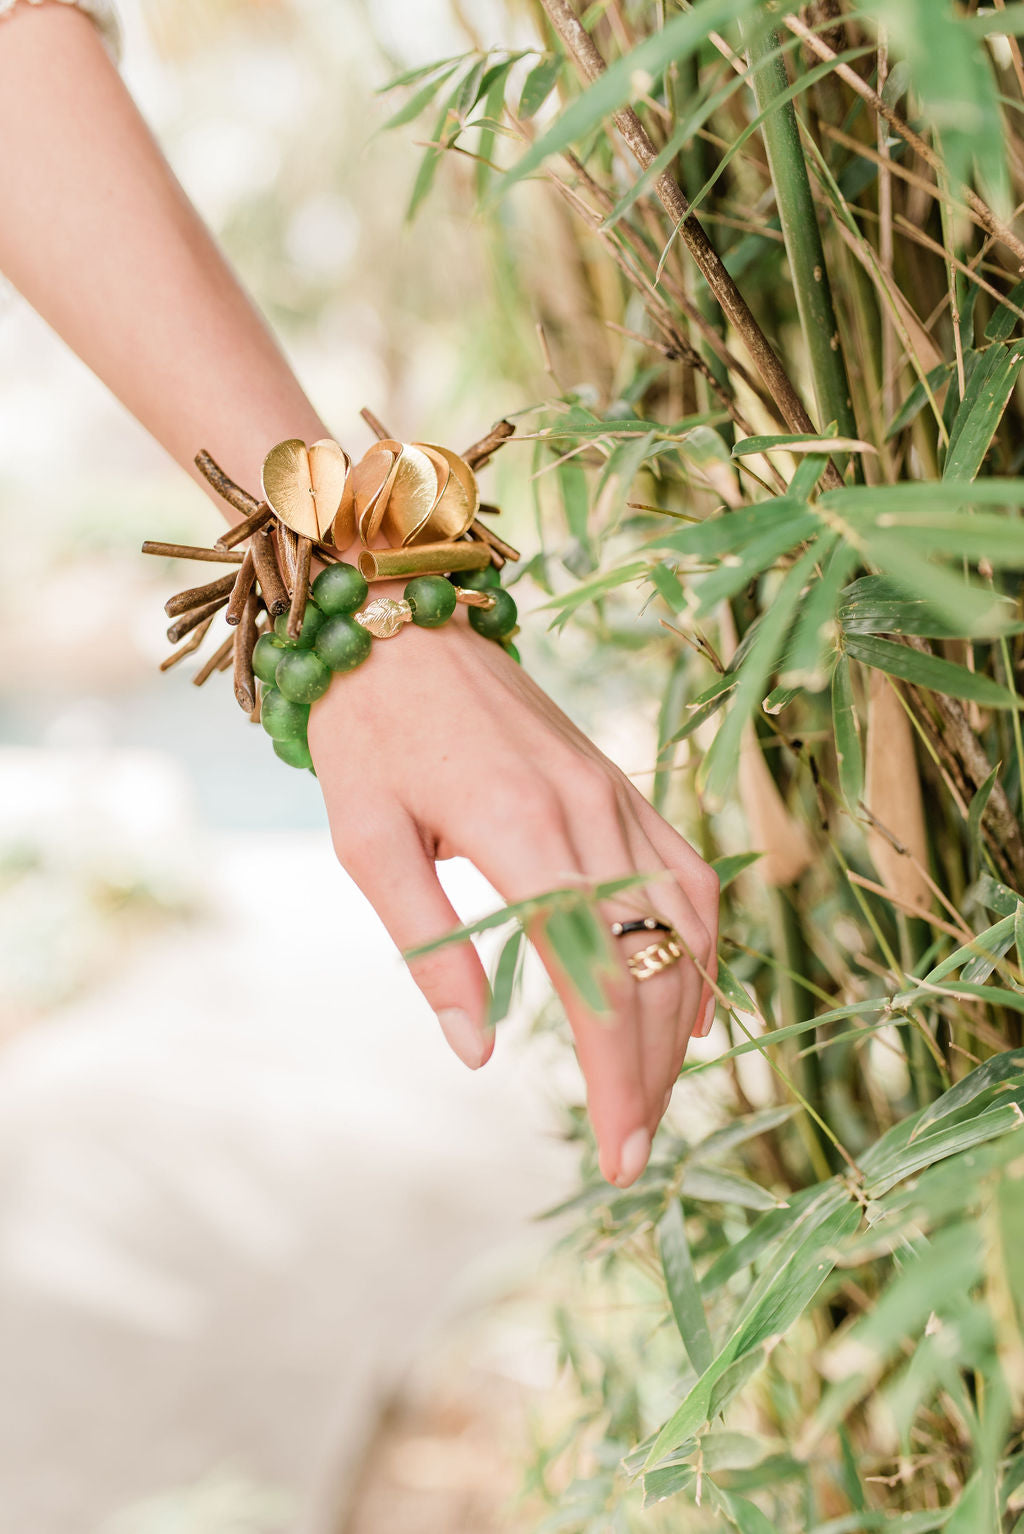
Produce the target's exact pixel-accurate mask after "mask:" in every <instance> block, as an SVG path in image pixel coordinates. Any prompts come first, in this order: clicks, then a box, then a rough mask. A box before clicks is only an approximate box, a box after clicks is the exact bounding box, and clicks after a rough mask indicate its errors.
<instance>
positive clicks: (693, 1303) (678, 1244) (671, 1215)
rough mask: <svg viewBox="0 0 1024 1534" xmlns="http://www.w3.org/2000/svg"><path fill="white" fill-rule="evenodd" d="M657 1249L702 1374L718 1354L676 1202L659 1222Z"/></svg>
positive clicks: (681, 1328) (692, 1359) (679, 1323)
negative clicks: (712, 1339)
mask: <svg viewBox="0 0 1024 1534" xmlns="http://www.w3.org/2000/svg"><path fill="white" fill-rule="evenodd" d="M658 1247H659V1250H660V1252H661V1266H662V1271H663V1272H664V1275H665V1284H666V1286H667V1288H668V1295H669V1301H670V1303H671V1305H672V1314H673V1315H674V1316H675V1318H676V1325H677V1326H678V1328H679V1335H680V1337H681V1338H682V1339H683V1346H684V1348H685V1349H686V1353H687V1357H688V1358H689V1360H690V1362H691V1363H692V1365H693V1367H694V1369H695V1370H696V1371H697V1373H698V1374H703V1373H704V1370H705V1369H706V1368H708V1366H709V1365H710V1363H711V1360H712V1359H713V1358H714V1356H715V1350H714V1348H713V1346H712V1343H711V1333H710V1332H709V1331H708V1323H707V1317H706V1316H705V1314H704V1304H703V1301H702V1300H701V1297H700V1288H699V1287H698V1284H697V1277H696V1274H695V1273H694V1271H693V1259H692V1257H691V1256H690V1245H689V1242H688V1241H687V1239H686V1224H685V1222H684V1220H683V1210H682V1205H681V1204H680V1202H679V1200H678V1199H677V1198H676V1199H673V1200H672V1202H671V1203H670V1204H669V1206H668V1208H667V1209H666V1211H665V1213H664V1215H663V1216H662V1218H661V1220H660V1221H659V1222H658Z"/></svg>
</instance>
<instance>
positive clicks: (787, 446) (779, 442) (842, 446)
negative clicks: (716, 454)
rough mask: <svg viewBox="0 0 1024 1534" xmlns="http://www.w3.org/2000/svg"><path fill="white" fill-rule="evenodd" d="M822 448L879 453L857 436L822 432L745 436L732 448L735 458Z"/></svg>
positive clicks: (844, 451) (818, 450) (809, 451)
mask: <svg viewBox="0 0 1024 1534" xmlns="http://www.w3.org/2000/svg"><path fill="white" fill-rule="evenodd" d="M822 448H827V449H828V451H829V452H839V453H877V452H878V449H877V448H876V447H872V445H871V443H870V442H861V441H860V440H859V439H858V438H856V437H839V436H829V435H827V434H826V435H825V436H822V435H821V434H820V433H817V432H815V433H806V432H797V433H796V434H795V435H792V436H773V437H744V438H743V440H742V441H741V442H737V444H736V446H735V447H734V448H733V450H732V456H733V457H734V458H747V457H749V456H750V455H751V454H752V453H781V452H786V453H820V452H821V449H822Z"/></svg>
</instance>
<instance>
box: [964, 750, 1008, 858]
mask: <svg viewBox="0 0 1024 1534" xmlns="http://www.w3.org/2000/svg"><path fill="white" fill-rule="evenodd" d="M999 766H1000V764H999V763H998V762H997V763H996V765H995V766H994V767H993V768H992V771H991V772H990V773H989V775H988V777H987V778H986V779H985V781H984V783H983V784H982V785H981V787H980V788H979V789H978V791H977V793H976V794H974V795H973V797H972V799H971V806H970V809H969V811H968V813H967V839H968V841H969V842H970V843H971V845H972V847H975V848H978V847H980V845H981V821H982V816H983V815H984V813H985V807H986V805H987V804H988V801H989V798H990V796H991V794H992V790H993V788H994V787H995V784H996V777H997V776H998V773H999Z"/></svg>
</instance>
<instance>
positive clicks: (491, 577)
mask: <svg viewBox="0 0 1024 1534" xmlns="http://www.w3.org/2000/svg"><path fill="white" fill-rule="evenodd" d="M452 580H453V581H454V582H455V583H456V585H457V586H465V588H466V590H467V591H490V590H491V589H492V588H493V587H494V586H500V585H501V573H500V572H499V570H498V567H497V565H484V567H483V569H482V570H453V571H452Z"/></svg>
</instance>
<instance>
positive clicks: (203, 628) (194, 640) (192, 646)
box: [160, 613, 215, 671]
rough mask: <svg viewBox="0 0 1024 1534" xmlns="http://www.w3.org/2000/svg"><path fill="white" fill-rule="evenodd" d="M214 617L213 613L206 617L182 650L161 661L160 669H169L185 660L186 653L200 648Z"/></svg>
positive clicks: (188, 653)
mask: <svg viewBox="0 0 1024 1534" xmlns="http://www.w3.org/2000/svg"><path fill="white" fill-rule="evenodd" d="M214 617H215V614H214V613H211V614H210V616H209V617H208V618H204V619H203V621H202V623H201V624H200V625H199V627H198V628H197V629H193V630H192V635H191V638H190V639H189V640H188V642H187V643H186V644H183V645H182V647H181V649H180V650H175V651H174V652H173V654H171V655H168V657H167V659H166V660H162V661H161V662H160V670H161V671H169V670H170V669H171V667H172V666H176V665H177V664H178V662H179V661H180V660H184V659H185V656H186V655H191V654H192V652H193V651H194V650H198V649H199V646H200V645H201V644H202V642H203V640H204V639H205V638H206V635H207V632H208V630H209V627H210V624H211V623H212V622H213V620H214Z"/></svg>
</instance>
